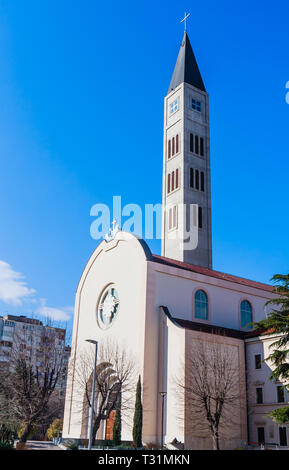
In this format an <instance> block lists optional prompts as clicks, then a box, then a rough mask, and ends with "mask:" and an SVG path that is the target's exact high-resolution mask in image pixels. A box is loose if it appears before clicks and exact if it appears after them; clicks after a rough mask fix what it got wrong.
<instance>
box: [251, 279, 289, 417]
mask: <svg viewBox="0 0 289 470" xmlns="http://www.w3.org/2000/svg"><path fill="white" fill-rule="evenodd" d="M272 281H274V283H275V284H276V285H275V288H274V292H275V293H276V294H278V297H277V298H275V299H271V300H269V301H268V302H266V305H267V306H268V305H269V306H270V307H272V311H271V312H270V313H269V314H268V316H267V318H264V319H263V320H261V321H260V322H258V323H255V326H256V327H257V328H260V329H261V330H262V332H263V334H265V335H280V337H279V338H278V339H277V340H276V341H274V342H273V343H272V344H271V345H270V348H271V349H272V353H271V354H270V355H269V356H268V357H267V358H266V360H269V361H271V362H272V364H273V366H274V369H273V371H272V373H271V375H270V379H271V380H280V381H281V382H283V384H284V387H285V388H287V389H288V388H289V361H288V357H289V274H284V275H283V274H275V275H274V276H273V277H272ZM269 416H270V417H271V418H272V419H273V421H275V422H276V423H278V424H286V423H287V424H289V406H286V407H282V408H278V409H276V410H274V411H272V412H271V413H270V414H269ZM284 420H285V421H284ZM286 420H287V421H286Z"/></svg>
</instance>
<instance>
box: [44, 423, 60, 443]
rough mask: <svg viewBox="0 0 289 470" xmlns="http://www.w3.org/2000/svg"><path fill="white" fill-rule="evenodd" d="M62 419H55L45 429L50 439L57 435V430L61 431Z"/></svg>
mask: <svg viewBox="0 0 289 470" xmlns="http://www.w3.org/2000/svg"><path fill="white" fill-rule="evenodd" d="M62 427H63V421H62V419H55V420H54V421H53V422H52V423H51V424H50V426H49V428H48V430H47V437H48V439H49V440H51V441H52V439H53V438H54V437H58V435H59V432H60V431H62Z"/></svg>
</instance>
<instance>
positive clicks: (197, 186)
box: [195, 170, 200, 190]
mask: <svg viewBox="0 0 289 470" xmlns="http://www.w3.org/2000/svg"><path fill="white" fill-rule="evenodd" d="M195 176H196V180H195V183H196V184H195V187H196V189H197V190H199V188H200V185H199V170H196V171H195Z"/></svg>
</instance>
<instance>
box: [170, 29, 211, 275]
mask: <svg viewBox="0 0 289 470" xmlns="http://www.w3.org/2000/svg"><path fill="white" fill-rule="evenodd" d="M164 105H165V106H164V152H163V225H162V229H163V238H162V255H163V256H166V257H168V258H173V259H176V260H179V261H184V262H186V263H190V264H195V265H198V266H203V267H206V268H209V269H211V268H212V233H211V187H210V186H211V183H210V135H209V134H210V133H209V97H208V94H207V92H206V89H205V86H204V83H203V80H202V77H201V74H200V71H199V68H198V65H197V62H196V59H195V56H194V53H193V50H192V47H191V44H190V41H189V38H188V35H187V32H186V29H185V33H184V37H183V40H182V44H181V47H180V51H179V55H178V58H177V62H176V65H175V69H174V73H173V76H172V79H171V83H170V87H169V90H168V94H167V96H166V97H165V103H164ZM190 205H194V206H195V207H194V209H193V208H192V215H193V214H194V217H190ZM183 208H185V209H183ZM190 218H191V220H190ZM193 218H194V223H195V224H196V228H195V233H197V238H198V243H197V246H196V248H194V249H190V248H188V247H189V246H190V245H189V244H188V242H186V239H187V237H188V234H189V231H190V226H192V225H191V224H192V223H193V220H192V219H193ZM177 233H178V234H179V235H178V236H176V235H177Z"/></svg>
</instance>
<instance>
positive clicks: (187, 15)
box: [181, 12, 191, 32]
mask: <svg viewBox="0 0 289 470" xmlns="http://www.w3.org/2000/svg"><path fill="white" fill-rule="evenodd" d="M190 15H191V13H188V14H187V13H186V12H185V17H184V18H183V19H182V20H181V23H183V22H184V23H185V32H186V31H187V18H189V16H190Z"/></svg>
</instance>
